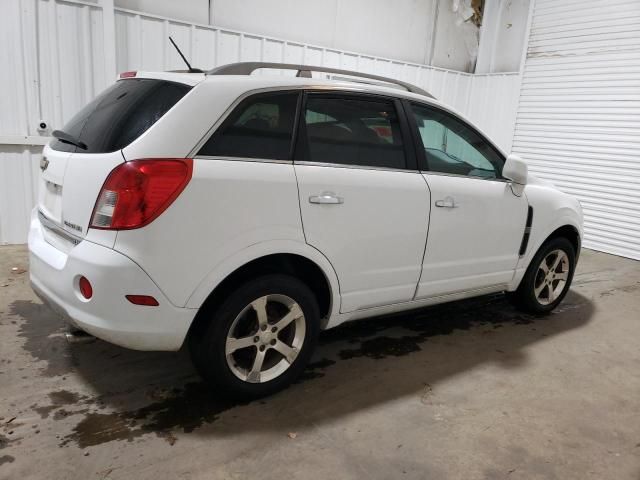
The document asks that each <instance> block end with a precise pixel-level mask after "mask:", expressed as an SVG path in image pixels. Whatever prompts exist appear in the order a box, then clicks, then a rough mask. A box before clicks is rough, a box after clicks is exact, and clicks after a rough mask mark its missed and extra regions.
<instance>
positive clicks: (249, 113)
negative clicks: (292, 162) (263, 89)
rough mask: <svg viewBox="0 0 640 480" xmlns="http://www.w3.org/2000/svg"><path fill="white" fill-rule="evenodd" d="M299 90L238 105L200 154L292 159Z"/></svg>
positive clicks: (273, 94) (253, 97) (278, 93)
mask: <svg viewBox="0 0 640 480" xmlns="http://www.w3.org/2000/svg"><path fill="white" fill-rule="evenodd" d="M299 95H300V94H299V93H298V92H275V93H264V94H257V95H254V96H251V97H249V98H248V99H246V100H244V101H243V102H241V103H240V105H238V107H236V109H235V110H234V111H233V112H232V113H231V114H230V115H229V117H228V118H227V119H226V120H225V121H224V123H223V124H222V126H221V127H220V128H218V130H216V132H215V133H214V134H213V135H212V136H211V137H210V138H209V140H207V142H206V143H205V144H204V145H203V146H202V148H201V149H200V151H199V152H198V155H204V156H212V157H237V158H263V159H269V160H288V159H289V158H290V156H291V139H292V136H293V124H294V119H295V116H296V108H297V105H298V97H299Z"/></svg>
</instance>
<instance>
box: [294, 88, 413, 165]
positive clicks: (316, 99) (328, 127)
mask: <svg viewBox="0 0 640 480" xmlns="http://www.w3.org/2000/svg"><path fill="white" fill-rule="evenodd" d="M304 119H305V130H306V136H307V138H306V140H307V142H306V145H307V148H306V152H305V154H304V156H305V158H304V159H305V160H308V161H312V162H326V163H338V164H346V165H362V166H370V167H387V168H405V167H406V160H405V155H404V147H403V144H402V134H401V130H400V123H399V121H398V115H397V113H396V108H395V106H394V104H393V102H391V101H385V100H365V99H356V98H335V97H326V96H323V95H309V97H308V98H307V103H306V108H305V114H304Z"/></svg>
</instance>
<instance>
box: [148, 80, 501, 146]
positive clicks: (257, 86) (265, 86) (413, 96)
mask: <svg viewBox="0 0 640 480" xmlns="http://www.w3.org/2000/svg"><path fill="white" fill-rule="evenodd" d="M136 78H157V79H160V80H167V81H173V82H180V83H184V84H186V85H190V86H196V85H198V84H201V83H206V84H219V85H220V87H221V88H224V86H225V85H233V87H234V88H233V90H236V91H237V90H242V91H243V92H244V93H246V94H248V93H251V92H256V93H258V92H260V91H268V90H287V89H305V90H307V89H308V90H327V91H331V90H335V91H339V92H354V93H373V94H379V95H386V96H390V97H395V98H405V99H408V100H413V101H416V102H420V103H423V104H430V105H434V106H437V107H439V108H441V109H443V110H445V111H448V112H449V113H452V114H453V115H455V116H457V117H458V118H460V119H461V120H463V121H464V122H465V123H468V124H469V125H471V126H472V127H473V128H475V129H476V130H477V131H478V132H479V133H481V134H482V136H484V137H485V138H486V139H488V140H489V141H490V143H491V144H492V145H493V146H494V147H495V148H496V149H497V150H498V151H499V152H501V153H502V154H503V155H505V156H506V152H505V151H504V150H503V149H502V148H501V147H500V146H499V145H498V144H497V143H496V142H495V141H493V139H492V138H491V136H489V135H488V134H487V133H486V132H484V131H483V129H482V128H480V127H479V126H478V125H476V124H475V123H474V122H473V121H471V120H470V119H469V118H468V117H467V116H466V115H464V114H463V113H461V112H459V111H458V110H456V109H455V108H453V107H451V106H450V105H448V104H445V103H443V102H441V101H439V100H437V99H435V98H433V97H428V96H425V95H420V94H418V93H413V92H409V91H407V90H405V89H403V88H402V87H401V86H398V87H395V86H391V85H390V86H386V85H380V84H378V83H365V82H361V81H357V80H353V81H350V80H348V79H345V80H342V79H341V80H335V79H327V78H308V77H298V76H294V75H289V74H287V75H277V74H274V73H270V74H266V73H265V74H254V75H207V74H206V73H200V72H198V73H190V72H184V71H173V72H172V71H168V72H144V71H138V72H136Z"/></svg>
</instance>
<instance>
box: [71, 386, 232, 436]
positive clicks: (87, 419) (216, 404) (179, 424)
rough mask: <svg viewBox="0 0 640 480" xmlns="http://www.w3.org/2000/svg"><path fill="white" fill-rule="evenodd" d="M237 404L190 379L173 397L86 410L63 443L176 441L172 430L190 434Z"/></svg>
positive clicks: (175, 391) (176, 390)
mask: <svg viewBox="0 0 640 480" xmlns="http://www.w3.org/2000/svg"><path fill="white" fill-rule="evenodd" d="M238 405H240V404H238V403H237V402H235V403H234V402H232V401H230V400H222V399H221V398H220V397H219V396H218V395H216V394H215V392H213V391H212V390H211V389H210V388H208V386H207V385H206V384H204V383H202V382H191V383H187V384H186V385H185V386H184V387H183V388H182V389H175V390H174V392H173V395H172V396H169V397H167V398H166V399H164V400H161V401H158V402H154V403H151V404H149V405H147V406H145V407H142V408H139V409H136V410H131V411H124V412H112V413H99V412H90V413H87V414H86V415H85V416H84V418H83V419H82V420H81V421H80V422H79V423H78V424H77V425H76V426H75V427H74V428H73V431H72V432H71V433H70V434H69V435H67V436H66V437H64V438H63V440H62V443H61V446H66V445H68V444H69V443H71V442H73V443H76V444H77V445H78V446H79V447H80V448H86V447H91V446H94V445H99V444H102V443H106V442H112V441H115V440H126V441H133V440H134V439H136V438H138V437H140V436H142V435H146V434H149V433H155V434H156V435H157V436H158V437H160V438H164V439H165V440H167V441H168V442H169V443H171V444H173V442H174V441H175V437H173V435H171V430H172V429H174V428H178V429H181V430H182V431H183V432H184V433H191V432H193V431H194V430H195V429H196V428H198V427H200V426H202V425H203V424H205V423H213V422H215V421H216V420H217V419H218V418H219V416H220V414H221V413H223V412H224V411H226V410H229V409H230V408H233V407H235V406H238Z"/></svg>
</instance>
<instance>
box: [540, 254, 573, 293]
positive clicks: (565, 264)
mask: <svg viewBox="0 0 640 480" xmlns="http://www.w3.org/2000/svg"><path fill="white" fill-rule="evenodd" d="M568 279H569V257H568V256H567V254H566V253H565V252H564V251H563V250H559V249H558V250H552V251H551V252H549V253H548V254H547V255H546V256H545V257H544V258H543V259H542V262H541V263H540V265H539V266H538V271H537V272H536V277H535V280H534V295H535V297H536V300H537V301H538V303H540V305H550V304H551V303H553V302H554V301H555V300H556V299H557V298H558V297H559V296H560V295H561V294H562V292H563V290H564V288H565V285H566V284H567V280H568Z"/></svg>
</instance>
